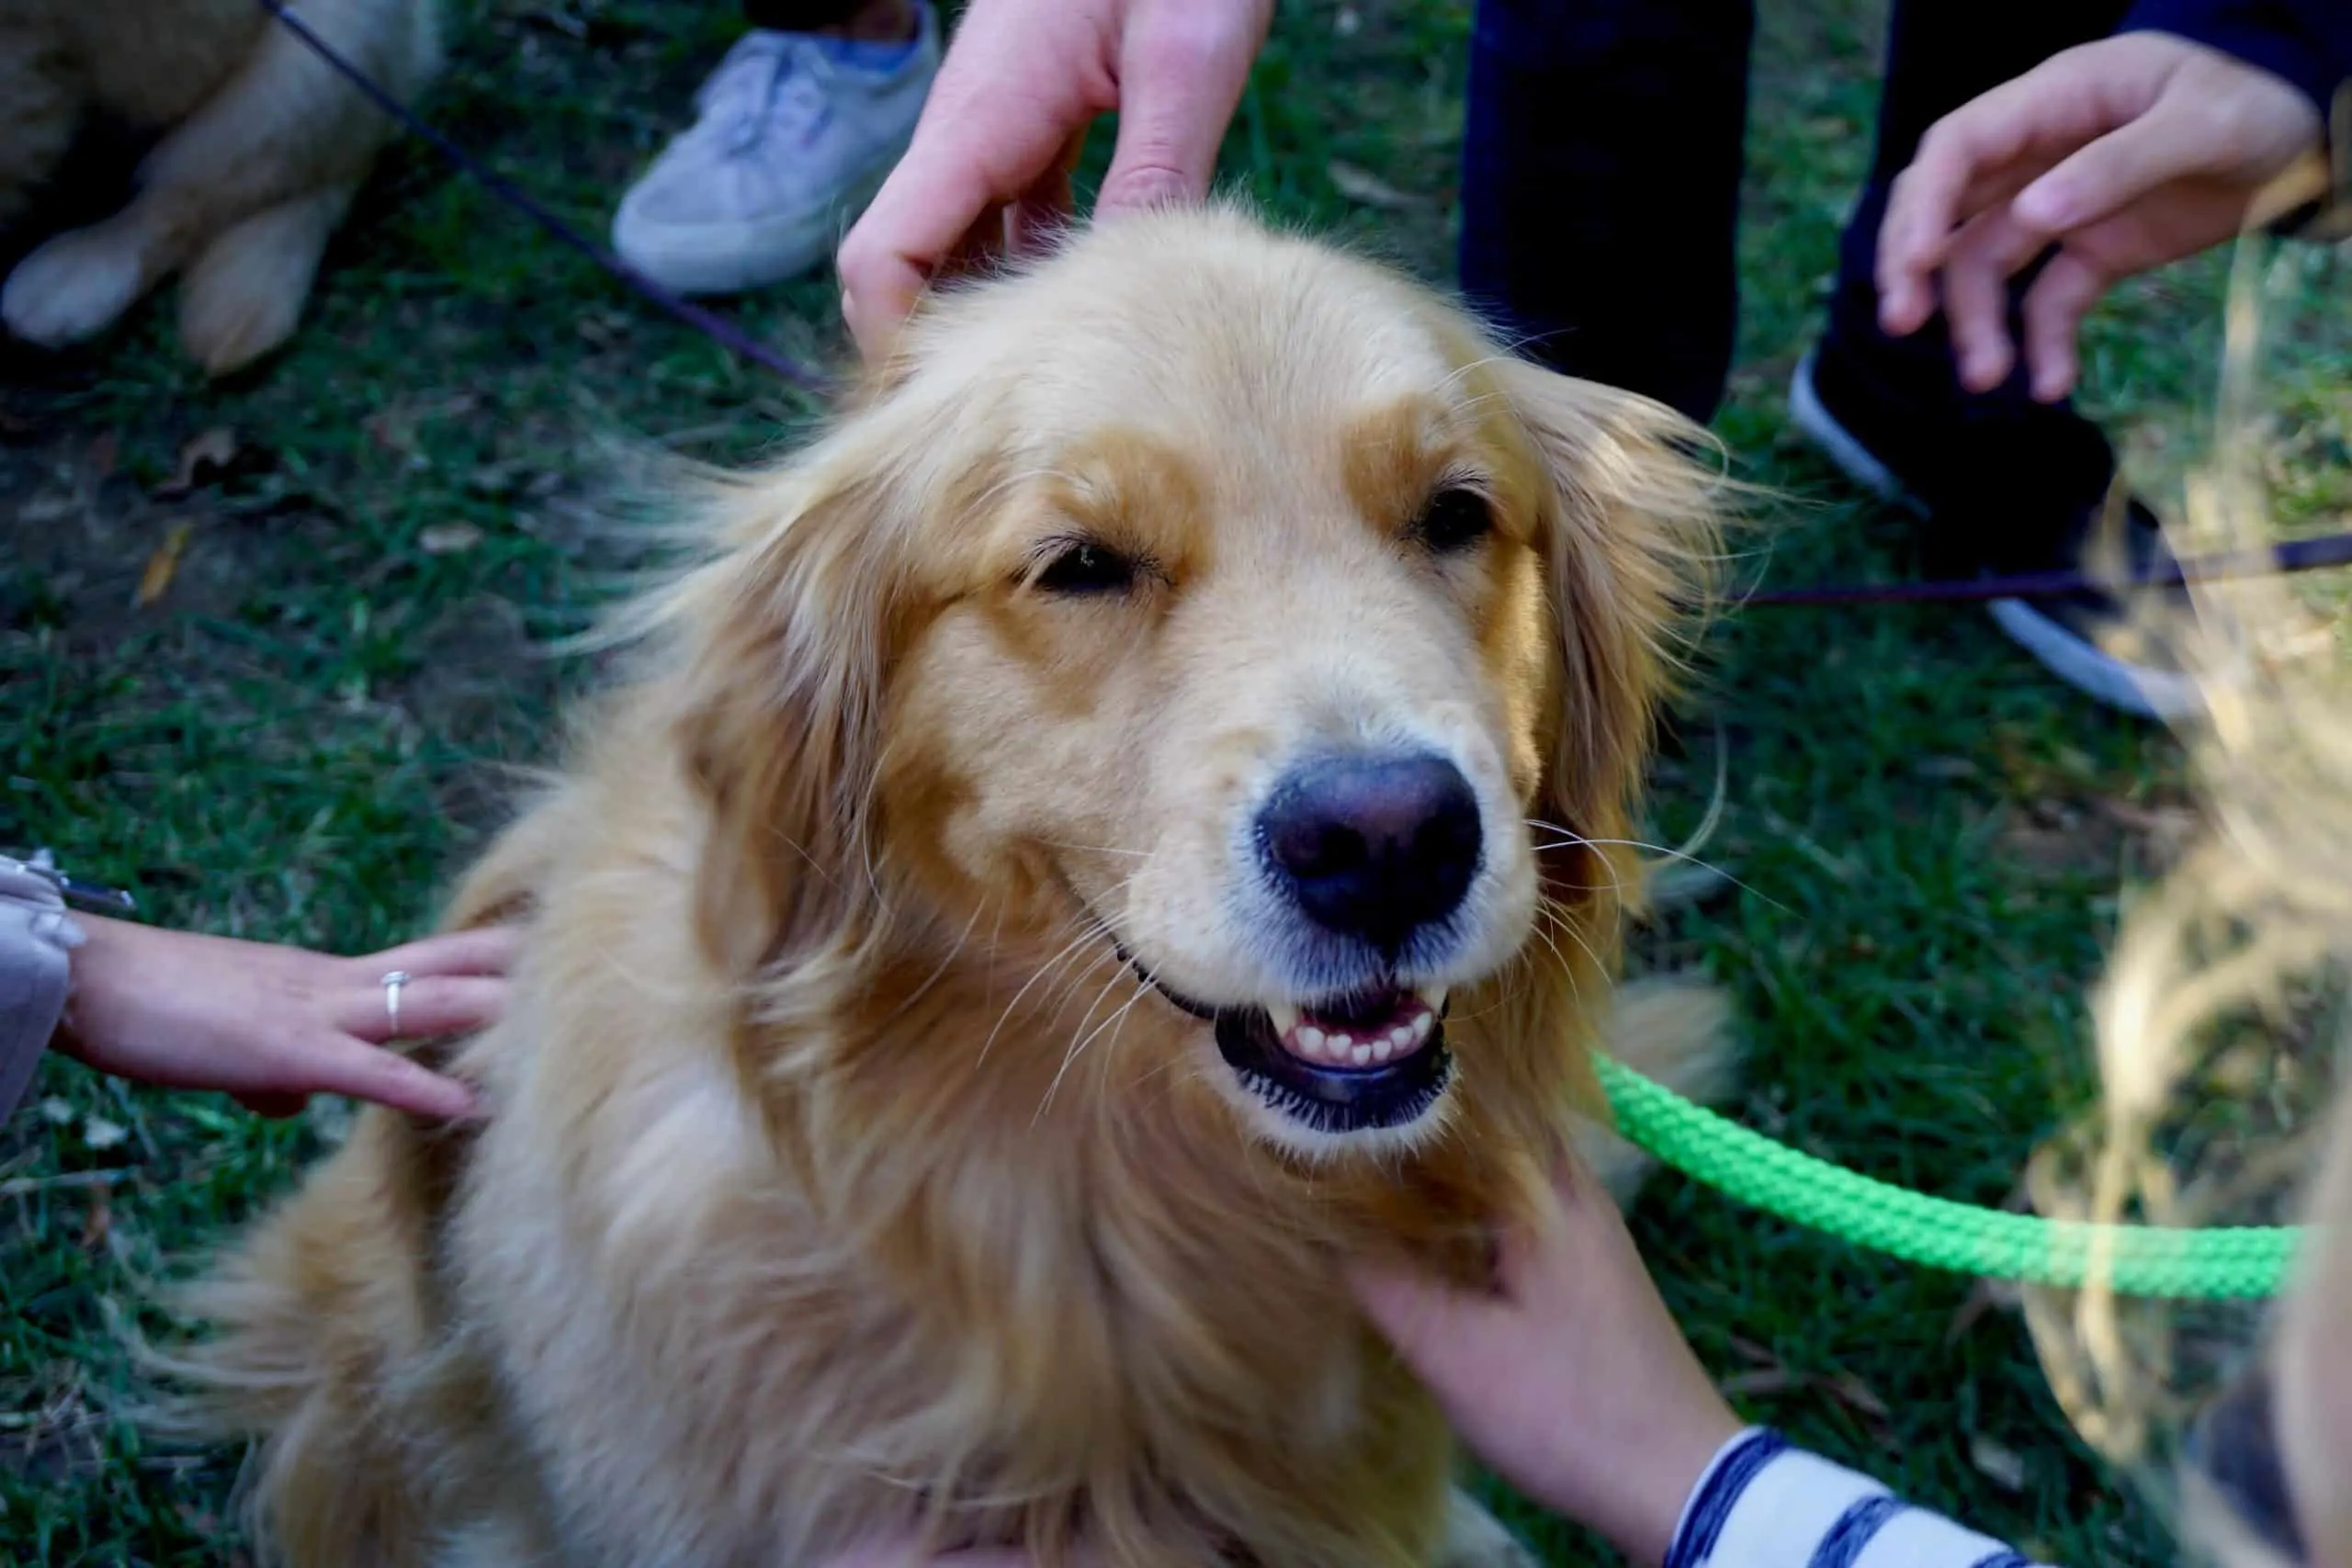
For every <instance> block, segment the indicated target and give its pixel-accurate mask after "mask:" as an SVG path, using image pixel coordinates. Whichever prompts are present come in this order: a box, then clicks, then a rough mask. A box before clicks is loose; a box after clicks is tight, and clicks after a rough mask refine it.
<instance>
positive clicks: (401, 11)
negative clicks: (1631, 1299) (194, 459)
mask: <svg viewBox="0 0 2352 1568" xmlns="http://www.w3.org/2000/svg"><path fill="white" fill-rule="evenodd" d="M300 11H301V16H302V17H303V19H304V20H305V21H307V22H309V23H310V25H311V27H312V28H314V29H315V30H316V31H317V32H318V33H319V34H320V35H321V36H322V38H323V39H325V40H326V41H327V42H328V43H330V44H331V45H333V46H334V47H335V48H336V50H337V51H339V52H340V53H341V54H342V55H343V56H344V57H345V59H347V60H349V61H351V62H353V63H354V64H356V65H357V66H358V67H359V68H360V69H361V70H363V71H365V72H367V73H368V74H369V75H370V76H371V77H373V78H374V79H375V80H376V81H378V82H379V83H380V84H382V85H384V86H385V87H386V88H388V89H390V91H391V93H392V94H393V95H394V96H398V97H400V98H401V99H403V100H413V98H414V97H415V96H417V94H418V92H419V91H420V90H421V89H422V88H423V87H424V85H425V84H426V83H427V82H428V81H429V80H431V78H432V76H433V74H434V73H435V70H436V69H437V67H438V64H439V59H440V55H439V48H438V42H437V38H436V33H435V21H434V15H433V9H432V6H431V3H430V0H306V3H305V4H304V5H303V6H301V7H300ZM93 113H102V114H106V115H108V116H111V117H114V118H119V119H121V120H123V121H126V122H128V123H130V125H132V126H134V127H137V128H140V129H141V130H151V131H154V132H157V133H160V136H161V140H160V141H158V142H157V143H156V145H155V147H154V150H153V152H151V153H150V154H149V155H148V157H147V159H146V161H145V163H144V164H141V168H140V172H139V186H138V194H137V195H136V196H135V197H133V198H132V200H131V201H130V204H129V205H128V206H126V207H124V208H123V209H122V210H121V211H119V212H118V213H116V214H115V215H114V216H113V217H111V218H108V219H107V220H104V221H102V222H99V223H96V224H93V225H91V226H90V227H88V228H86V229H79V230H75V231H72V232H70V233H65V234H60V235H57V236H56V237H54V238H52V239H51V240H50V241H49V242H48V243H45V244H43V245H42V246H41V247H40V249H39V250H36V251H35V252H33V253H32V254H30V255H28V256H27V257H26V258H25V259H24V261H22V262H21V263H19V264H18V265H17V268H16V270H15V271H14V272H12V273H11V274H10V275H9V276H8V280H7V283H6V287H5V288H0V318H5V320H6V323H7V326H8V330H9V331H11V332H13V333H16V334H17V336H19V337H22V338H26V339H28V340H30V341H32V342H35V343H39V344H46V345H49V346H52V347H54V346H59V345H62V344H69V343H75V342H79V341H82V340H83V339H85V338H90V337H95V336H96V335H97V334H98V333H103V332H105V331H106V330H107V328H108V327H110V326H112V325H113V324H114V323H115V322H116V321H118V320H119V319H120V318H121V316H122V315H123V313H124V312H125V311H126V310H130V307H131V306H132V305H133V304H134V303H136V302H137V301H138V300H139V299H140V298H141V296H143V295H145V294H146V293H147V291H148V290H150V289H151V288H154V287H155V285H156V284H158V283H160V282H161V281H163V279H164V278H165V277H167V276H171V275H172V274H174V273H180V274H182V275H183V276H182V279H181V290H180V340H181V343H182V344H183V345H184V346H185V347H186V348H187V352H188V354H189V355H191V356H192V357H193V358H195V359H196V361H197V362H198V364H200V365H202V366H203V367H204V368H205V369H206V370H208V371H209V372H212V373H214V374H216V375H217V374H220V373H221V372H223V371H228V370H233V369H235V368H237V367H240V366H242V365H245V364H247V363H249V362H251V361H252V360H254V359H255V358H257V357H259V356H260V355H265V354H267V353H268V352H270V351H271V350H272V349H274V348H276V347H277V346H278V345H279V344H282V343H284V342H285V341H286V339H287V338H288V336H290V335H291V334H292V333H293V331H294V328H295V324H296V322H297V321H299V320H300V316H301V311H302V304H303V301H304V299H306V298H307V297H308V295H309V293H310V290H311V279H312V277H313V276H314V275H315V274H316V272H317V270H318V265H319V258H320V256H321V254H322V253H323V252H324V251H325V249H326V243H327V240H328V237H329V236H330V235H331V234H332V233H333V232H334V228H335V225H336V224H338V223H339V222H341V221H342V220H343V215H344V211H345V209H346V208H347V207H348V206H349V205H350V202H351V197H352V196H353V194H354V193H355V192H356V191H357V190H358V188H359V186H360V182H361V181H362V180H364V179H365V178H366V177H367V175H368V169H369V167H370V165H371V164H373V163H374V161H375V157H376V154H377V152H378V151H379V149H380V148H381V147H382V146H383V144H384V143H385V141H387V140H388V139H389V138H390V135H391V132H392V125H391V122H390V120H389V119H387V118H385V117H384V116H383V115H382V114H380V113H379V112H378V111H377V110H376V109H375V108H374V107H371V106H370V105H369V104H368V101H367V100H366V99H365V98H363V97H362V96H360V95H359V93H358V91H357V89H356V88H354V87H353V86H351V85H349V84H348V83H346V82H345V81H344V80H343V79H342V78H341V77H339V76H337V75H336V74H335V73H334V71H333V69H332V68H331V67H329V66H328V65H327V64H326V63H325V62H322V61H321V60H320V59H318V58H317V57H316V56H315V55H313V54H312V53H311V51H309V50H308V49H307V48H305V47H304V45H303V44H302V43H301V42H300V40H299V39H296V38H295V37H294V36H293V35H292V34H291V33H289V32H288V31H286V30H285V29H284V28H280V27H279V26H278V25H277V23H276V22H274V21H273V20H272V19H271V18H270V17H269V15H268V14H267V13H266V12H265V11H264V10H263V9H262V8H261V7H260V6H258V5H256V4H255V3H254V0H0V221H6V220H9V219H11V218H13V217H15V216H17V213H18V212H19V211H20V210H21V209H22V207H23V204H24V201H25V198H26V197H27V196H28V194H29V193H30V192H31V191H32V189H33V188H34V187H35V186H38V185H39V184H40V182H41V180H42V179H44V178H45V177H46V176H47V175H50V174H51V172H52V171H53V170H54V169H55V167H56V166H57V164H58V162H59V161H60V160H61V159H62V157H63V156H64V154H65V152H66V149H67V146H68V144H69V143H70V142H71V141H72V140H73V138H74V131H75V130H76V129H77V128H78V127H79V126H80V125H81V123H82V121H83V119H84V118H85V116H87V115H89V114H93Z"/></svg>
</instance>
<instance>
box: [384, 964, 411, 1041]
mask: <svg viewBox="0 0 2352 1568" xmlns="http://www.w3.org/2000/svg"><path fill="white" fill-rule="evenodd" d="M408 981H409V974H408V971H407V970H405V969H395V970H393V971H392V972H391V973H390V974H389V975H387V976H384V978H383V980H382V981H381V984H382V986H383V987H384V1016H385V1017H386V1018H388V1019H390V1021H391V1024H392V1034H393V1036H394V1038H398V1037H399V1035H400V1032H401V987H402V986H405V985H407V984H408Z"/></svg>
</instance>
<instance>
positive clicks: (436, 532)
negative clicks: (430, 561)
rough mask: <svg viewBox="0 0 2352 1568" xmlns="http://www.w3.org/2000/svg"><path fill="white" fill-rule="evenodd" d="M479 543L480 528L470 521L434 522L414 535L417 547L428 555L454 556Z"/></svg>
mask: <svg viewBox="0 0 2352 1568" xmlns="http://www.w3.org/2000/svg"><path fill="white" fill-rule="evenodd" d="M416 544H417V547H418V548H419V549H421V550H423V551H424V553H425V554H426V555H428V556H454V555H457V554H458V553H459V552H460V551H463V550H469V549H472V548H473V547H475V546H476V545H479V544H481V529H479V528H477V527H475V526H474V525H472V524H470V523H436V524H435V525H433V526H432V527H430V528H427V529H425V530H424V531H423V532H422V533H420V534H418V535H417V536H416Z"/></svg>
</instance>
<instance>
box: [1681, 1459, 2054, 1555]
mask: <svg viewBox="0 0 2352 1568" xmlns="http://www.w3.org/2000/svg"><path fill="white" fill-rule="evenodd" d="M1666 1568H2032V1565H2031V1564H2030V1563H2028V1562H2026V1560H2025V1559H2024V1558H2023V1557H2020V1556H2019V1555H2018V1553H2017V1552H2015V1551H2011V1550H2010V1549H2009V1548H2007V1547H2006V1546H2004V1545H2002V1544H2001V1543H2000V1542H1999V1541H1997V1540H1993V1539H1992V1538H1991V1537H1989V1536H1983V1535H1978V1534H1977V1533H1976V1532H1975V1531H1973V1530H1967V1529H1962V1528H1961V1527H1960V1526H1958V1525H1956V1524H1954V1523H1952V1522H1951V1520H1950V1519H1947V1518H1945V1517H1943V1516H1941V1515H1940V1514H1931V1513H1929V1512H1928V1511H1927V1510H1926V1509H1924V1508H1915V1507H1913V1506H1911V1505H1909V1504H1908V1503H1905V1502H1904V1501H1903V1500H1902V1499H1901V1498H1899V1497H1896V1496H1895V1495H1893V1494H1892V1493H1890V1492H1889V1491H1887V1489H1886V1488H1885V1487H1884V1486H1882V1485H1881V1484H1879V1483H1877V1482H1875V1481H1872V1480H1871V1478H1870V1477H1869V1476H1867V1475H1858V1474H1856V1473H1855V1472H1852V1471H1850V1470H1847V1469H1845V1468H1843V1467H1842V1466H1839V1465H1835V1464H1832V1463H1830V1462H1829V1461H1827V1460H1826V1459H1823V1458H1822V1457H1820V1456H1819V1455H1818V1454H1810V1453H1807V1452H1805V1451H1804V1450H1803V1449H1799V1448H1794V1447H1792V1446H1791V1444H1790V1443H1789V1440H1788V1439H1787V1438H1783V1437H1781V1435H1780V1434H1779V1433H1778V1432H1775V1431H1772V1430H1770V1428H1767V1427H1749V1428H1748V1429H1747V1431H1745V1432H1742V1433H1741V1434H1740V1435H1739V1436H1737V1437H1736V1438H1733V1439H1732V1440H1731V1441H1730V1442H1728V1443H1725V1444H1724V1446H1723V1448H1722V1449H1721V1450H1719V1451H1718V1452H1717V1453H1716V1455H1715V1457H1714V1459H1713V1461H1711V1462H1710V1463H1709V1464H1708V1466H1707V1469H1706V1472H1705V1473H1704V1474H1702V1476H1700V1478H1699V1484H1698V1485H1697V1486H1695V1487H1693V1488H1692V1489H1691V1497H1690V1500H1689V1501H1688V1502H1686V1503H1685V1504H1683V1506H1682V1518H1681V1521H1680V1522H1679V1524H1677V1525H1676V1527H1675V1530H1674V1545H1673V1547H1672V1548H1671V1549H1670V1550H1669V1551H1668V1552H1667V1554H1666Z"/></svg>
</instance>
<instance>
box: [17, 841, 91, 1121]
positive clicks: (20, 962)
mask: <svg viewBox="0 0 2352 1568" xmlns="http://www.w3.org/2000/svg"><path fill="white" fill-rule="evenodd" d="M40 863H41V864H42V865H44V866H45V865H46V863H47V862H46V857H44V858H43V860H42V861H41V862H40ZM81 944H82V928H81V927H80V926H78V925H76V924H74V917H73V916H72V915H70V914H68V913H67V912H66V908H65V900H64V899H63V898H62V897H60V896H59V894H58V891H57V886H56V884H55V883H53V882H51V881H50V879H49V878H48V877H46V876H43V875H41V874H40V872H39V871H37V870H35V869H34V867H33V866H32V865H28V864H27V863H25V862H23V861H18V860H12V859H10V858H9V857H8V856H6V855H0V1121H6V1119H7V1117H8V1113H9V1112H10V1111H14V1110H16V1108H17V1101H18V1100H22V1099H23V1098H24V1094H25V1089H26V1086H27V1085H28V1084H30V1083H31V1082H32V1078H33V1069H34V1068H35V1067H37V1066H40V1057H41V1053H42V1052H43V1051H44V1050H46V1049H48V1046H49V1041H50V1036H51V1035H52V1034H54V1033H56V1032H57V1021H58V1019H59V1017H60V1016H61V1015H62V1014H63V1012H64V1011H65V997H66V991H67V988H68V985H69V976H70V971H69V966H68V958H67V955H68V954H69V953H72V951H73V950H74V948H76V947H79V946H80V945H81Z"/></svg>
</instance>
